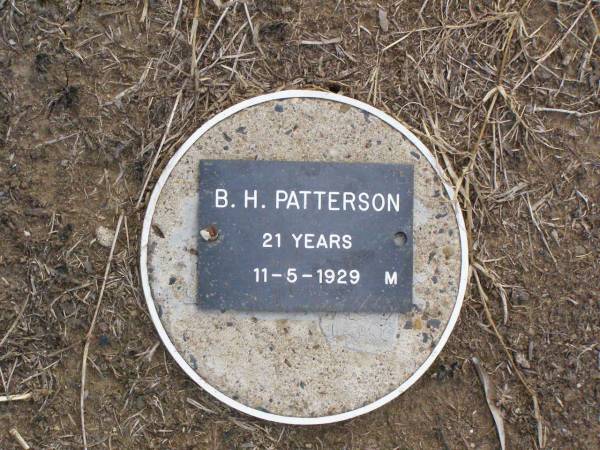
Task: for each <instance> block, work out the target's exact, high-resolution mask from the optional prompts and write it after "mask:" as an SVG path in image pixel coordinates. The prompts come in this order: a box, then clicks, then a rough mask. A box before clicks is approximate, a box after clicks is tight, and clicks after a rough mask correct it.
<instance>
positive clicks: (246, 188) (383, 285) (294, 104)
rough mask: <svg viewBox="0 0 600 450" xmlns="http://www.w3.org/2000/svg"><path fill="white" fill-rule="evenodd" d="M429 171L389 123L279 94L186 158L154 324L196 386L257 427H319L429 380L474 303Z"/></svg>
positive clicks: (364, 109) (362, 108) (444, 187)
mask: <svg viewBox="0 0 600 450" xmlns="http://www.w3.org/2000/svg"><path fill="white" fill-rule="evenodd" d="M452 199H454V193H453V191H452V188H451V187H450V185H449V184H448V182H447V181H446V178H445V175H444V174H443V172H442V170H441V168H440V167H439V165H438V164H437V162H436V160H435V158H434V157H433V156H432V154H431V153H430V152H429V151H428V150H427V148H426V147H425V146H424V145H423V144H422V143H421V142H420V141H419V140H418V139H417V138H416V137H415V136H414V135H413V134H412V133H411V132H409V131H408V130H407V129H406V128H405V127H404V126H403V125H401V124H400V123H398V122H397V121H396V120H395V119H393V118H391V117H390V116H388V115H387V114H385V113H384V112H382V111H380V110H378V109H375V108H373V107H372V106H369V105H367V104H364V103H362V102H359V101H357V100H353V99H350V98H347V97H343V96H340V95H334V94H330V93H323V92H315V91H283V92H278V93H274V94H269V95H263V96H260V97H255V98H253V99H250V100H247V101H244V102H242V103H239V104H237V105H235V106H233V107H231V108H229V109H227V110H225V111H223V112H222V113H220V114H218V115H216V116H215V117H214V118H212V119H211V120H209V121H208V122H206V123H205V124H204V125H203V126H202V127H201V128H199V129H198V130H197V131H196V132H195V133H194V134H193V135H192V136H191V137H190V138H189V139H188V140H187V141H186V142H185V144H183V146H182V147H181V148H180V149H179V151H178V152H177V153H176V154H175V156H173V158H172V159H171V160H170V161H169V163H168V165H167V167H166V168H165V170H164V171H163V173H162V174H161V176H160V178H159V180H158V182H157V184H156V187H155V188H154V191H153V192H152V196H151V198H150V201H149V204H148V209H147V212H146V216H145V219H144V225H143V231H142V240H141V258H140V260H141V262H140V265H141V276H142V284H143V288H144V295H145V297H146V301H147V303H148V308H149V310H150V315H151V317H152V321H153V322H154V325H155V326H156V328H157V330H158V333H159V335H160V337H161V339H162V341H163V343H164V345H165V346H166V347H167V349H168V350H169V352H170V353H171V355H172V356H173V358H175V360H176V361H177V363H178V364H179V365H180V366H181V368H182V369H183V370H184V371H185V372H186V373H187V374H188V375H189V376H190V377H191V378H192V379H193V380H194V381H195V382H196V383H197V384H199V385H200V386H201V387H203V388H204V389H205V390H206V391H208V392H209V393H210V394H212V395H213V396H215V397H217V398H218V399H219V400H221V401H223V402H224V403H226V404H227V405H229V406H231V407H234V408H236V409H238V410H240V411H242V412H245V413H247V414H250V415H253V416H256V417H259V418H263V419H267V420H272V421H276V422H282V423H291V424H323V423H330V422H336V421H340V420H346V419H349V418H352V417H355V416H358V415H360V414H364V413H366V412H369V411H372V410H373V409H375V408H377V407H379V406H382V405H383V404H385V403H387V402H389V401H390V400H392V399H394V398H395V397H397V396H398V395H400V394H401V393H402V392H404V391H405V390H406V389H408V388H409V387H410V386H411V385H412V384H413V383H414V382H415V381H416V380H418V379H419V377H421V376H422V375H423V373H424V372H425V371H426V370H427V368H428V367H429V366H430V365H431V364H432V363H433V361H434V360H435V358H436V357H437V355H438V354H439V353H440V351H441V349H442V347H443V346H444V344H445V343H446V341H447V339H448V336H449V335H450V333H451V331H452V328H453V327H454V324H455V323H456V320H457V318H458V315H459V312H460V307H461V304H462V300H463V297H464V293H465V287H466V280H467V268H468V255H467V239H466V232H465V227H464V223H463V218H462V215H461V211H460V209H459V207H458V205H457V203H456V201H453V200H452Z"/></svg>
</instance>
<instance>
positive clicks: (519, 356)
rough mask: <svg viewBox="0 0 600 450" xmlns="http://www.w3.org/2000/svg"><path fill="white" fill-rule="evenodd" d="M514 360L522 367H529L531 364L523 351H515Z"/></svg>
mask: <svg viewBox="0 0 600 450" xmlns="http://www.w3.org/2000/svg"><path fill="white" fill-rule="evenodd" d="M515 362H516V363H517V364H518V365H519V366H521V367H522V368H523V369H531V364H529V361H528V360H527V358H526V357H525V355H524V354H523V353H518V352H517V353H515Z"/></svg>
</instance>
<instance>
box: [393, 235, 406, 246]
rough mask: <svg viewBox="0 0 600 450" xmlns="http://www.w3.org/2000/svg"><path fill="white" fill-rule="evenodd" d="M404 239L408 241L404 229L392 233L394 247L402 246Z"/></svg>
mask: <svg viewBox="0 0 600 450" xmlns="http://www.w3.org/2000/svg"><path fill="white" fill-rule="evenodd" d="M406 241H408V237H407V236H406V233H405V232H404V231H398V232H397V233H396V234H394V244H396V247H404V246H405V245H406Z"/></svg>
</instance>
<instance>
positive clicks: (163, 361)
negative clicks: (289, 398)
mask: <svg viewBox="0 0 600 450" xmlns="http://www.w3.org/2000/svg"><path fill="white" fill-rule="evenodd" d="M381 11H383V13H382V12H381ZM597 13H598V10H597V5H595V3H594V2H592V1H591V0H589V1H560V2H559V1H550V2H540V1H538V2H536V1H524V2H513V1H486V2H456V1H450V0H441V1H440V0H438V1H433V0H429V1H425V2H411V1H395V2H394V1H390V2H383V3H379V4H378V5H376V4H375V3H372V2H368V1H356V2H350V1H347V0H339V1H337V2H332V3H331V4H330V3H327V4H321V3H320V2H309V1H298V2H283V3H282V4H281V5H275V4H272V3H270V2H264V1H256V2H247V3H243V2H236V1H233V2H221V1H216V0H213V1H206V2H200V1H198V0H194V1H190V2H184V1H176V0H172V1H158V2H149V1H147V0H146V1H140V2H137V4H136V3H130V2H119V1H115V2H92V3H87V2H80V1H70V2H65V3H64V4H56V3H54V2H38V3H36V2H18V1H13V0H8V1H2V0H0V29H1V35H2V36H1V37H2V47H1V49H0V57H1V58H2V59H1V60H0V80H2V79H4V80H5V82H0V146H2V147H0V157H1V158H2V161H1V162H0V165H1V169H2V172H1V175H0V179H1V180H0V191H1V192H0V225H1V226H2V229H1V230H0V236H1V237H2V240H1V243H0V249H2V251H1V252H0V253H1V254H0V286H2V289H0V308H1V311H2V312H0V339H1V340H0V381H1V385H0V386H2V387H1V388H0V392H2V396H1V397H0V399H2V400H1V401H0V421H3V422H0V423H4V422H6V423H10V424H11V426H15V427H16V429H17V434H18V433H19V432H20V433H21V435H23V436H22V437H21V438H22V439H24V440H25V441H26V442H29V445H32V444H31V443H32V442H34V443H35V446H34V448H72V447H77V446H81V445H82V444H84V445H86V441H87V446H88V447H89V448H92V447H103V448H133V447H136V446H137V447H139V446H142V447H150V446H151V445H155V446H162V447H165V446H166V447H170V448H175V447H182V448H183V447H185V446H186V445H187V446H189V448H196V447H193V446H195V445H198V446H200V447H202V448H228V447H236V448H299V447H301V446H304V445H305V444H310V445H311V446H312V447H309V448H342V447H344V448H388V447H389V448H394V447H396V448H403V447H409V448H416V447H418V446H421V447H425V448H432V447H440V446H446V447H447V448H455V447H456V446H463V445H466V446H470V444H472V443H477V445H478V446H481V448H485V447H486V446H492V445H495V437H494V436H493V434H490V432H489V430H490V427H491V426H492V425H491V424H492V422H491V418H490V417H487V416H486V415H482V416H481V417H478V418H477V419H468V418H467V417H468V414H470V413H471V412H472V411H473V409H475V408H484V407H485V399H484V398H483V397H482V396H483V393H482V392H481V391H480V390H479V389H480V388H479V387H478V386H477V380H476V378H475V376H474V374H473V373H472V372H470V371H468V370H466V367H468V364H469V363H468V360H470V358H471V357H472V356H478V357H479V359H480V360H481V361H482V365H483V367H485V369H486V370H487V371H490V372H493V373H492V376H491V378H492V379H493V380H494V382H495V384H494V385H495V391H496V392H495V394H496V396H497V398H498V401H497V404H498V406H499V407H500V409H501V410H502V412H503V414H504V416H505V420H506V422H507V424H506V428H507V440H508V442H509V445H508V448H534V447H540V448H541V447H545V446H548V447H553V448H566V447H565V446H569V445H570V446H575V447H577V448H593V445H594V444H593V441H592V439H593V437H594V436H596V437H597V432H596V431H594V427H597V426H598V425H597V420H596V418H595V416H594V417H592V416H591V413H590V411H592V409H593V399H594V395H597V393H596V394H594V393H593V388H592V387H591V386H592V384H593V380H594V379H597V372H596V375H594V373H593V371H594V370H597V367H596V366H597V356H598V350H599V349H598V342H597V336H598V332H599V330H598V313H597V311H595V310H594V311H592V310H591V308H593V307H594V301H596V302H597V301H598V299H599V298H600V292H598V291H599V288H598V283H597V282H594V281H593V280H594V278H593V277H594V276H597V273H598V269H599V267H598V266H599V264H598V261H599V260H600V258H598V248H599V239H600V237H599V235H598V230H599V229H600V220H599V217H600V215H599V214H600V209H599V206H598V202H600V198H599V197H598V195H599V194H598V192H600V184H599V183H600V182H599V176H600V175H599V174H600V150H599V147H598V135H599V133H600V130H599V126H598V115H599V114H600V105H599V103H598V98H599V96H598V94H599V90H600V88H599V83H598V80H599V78H600V60H599V58H598V53H599V50H598V42H597V41H598V36H599V32H598V14H597ZM385 30H387V31H385ZM287 88H312V89H323V90H331V91H333V92H338V93H340V94H344V95H348V96H350V97H354V98H358V99H361V100H364V101H367V102H369V103H372V104H373V105H375V106H377V107H379V108H381V109H383V110H384V111H386V112H388V113H389V114H391V115H393V116H395V117H397V118H398V119H399V120H400V121H402V122H404V123H406V124H407V125H408V126H409V127H410V128H411V130H412V131H413V132H414V133H415V134H417V135H418V136H419V137H420V138H421V139H422V140H423V141H424V142H425V143H426V144H427V145H428V146H429V147H430V148H431V149H432V151H434V153H435V155H436V157H437V158H438V160H439V161H440V163H441V164H442V165H443V166H444V167H445V168H446V170H447V173H448V176H449V179H450V181H451V182H452V183H453V184H454V185H455V186H456V187H457V193H458V196H459V200H460V202H461V204H462V205H463V208H464V211H465V217H466V221H467V227H468V230H469V236H470V238H469V245H470V248H471V250H472V251H471V255H472V260H471V270H472V274H473V277H472V283H471V284H472V287H473V290H472V292H471V294H470V298H469V301H468V302H467V305H466V307H465V311H464V312H463V321H462V323H461V324H460V325H459V327H458V328H457V331H456V333H455V336H454V337H453V339H452V340H451V342H450V344H449V348H448V350H447V351H445V356H443V357H442V360H441V363H440V364H442V366H441V367H445V366H444V365H443V363H444V361H447V360H448V359H454V360H455V361H458V362H459V363H460V364H459V365H460V367H463V370H462V371H461V373H462V375H461V376H462V377H463V378H464V379H465V381H460V382H458V383H459V384H458V385H451V386H447V387H444V386H441V387H438V386H437V385H435V383H438V382H437V381H435V380H434V379H429V378H428V379H427V381H424V382H423V383H421V384H420V385H419V386H416V387H415V388H414V389H412V390H411V392H409V393H407V394H406V395H404V396H403V398H402V399H399V400H398V401H396V402H394V403H393V404H392V405H390V406H389V407H386V408H385V409H384V411H383V412H381V413H379V414H377V413H375V414H371V415H369V416H367V417H366V418H363V419H358V420H357V421H353V422H350V423H349V424H344V425H340V426H336V427H329V428H327V427H322V428H317V429H310V430H299V429H295V428H291V427H284V426H274V425H271V424H266V423H263V422H259V421H255V420H252V419H249V418H248V417H245V416H239V415H237V414H235V413H233V412H231V411H229V410H228V409H226V408H225V407H223V406H222V405H220V404H218V403H216V402H214V401H213V400H211V399H210V398H208V397H207V396H206V395H204V394H202V393H199V392H198V390H197V389H196V388H195V387H194V386H192V385H191V383H190V382H188V381H187V380H186V379H185V378H184V377H183V376H182V375H181V374H180V373H179V372H178V370H177V369H175V367H174V366H173V364H172V363H171V362H170V360H169V358H168V357H167V356H166V355H165V354H164V352H163V351H162V349H161V347H160V346H159V345H158V342H157V337H156V336H155V335H154V333H153V332H152V330H151V329H150V322H149V320H148V318H147V316H146V310H145V306H144V304H143V300H142V298H141V296H140V292H139V284H138V276H137V268H136V264H137V236H138V231H139V224H140V218H141V214H142V213H143V207H144V205H145V201H146V198H147V194H148V191H149V190H150V188H151V187H152V183H153V182H154V180H155V179H156V177H157V175H158V173H160V171H161V169H162V167H163V166H164V164H165V163H166V162H167V161H168V159H169V157H170V156H171V155H172V154H173V153H174V152H175V150H176V149H177V148H178V146H179V145H181V143H182V142H183V141H184V140H185V139H186V138H187V137H188V136H189V135H190V134H191V132H192V131H193V130H195V129H196V128H198V127H199V125H200V124H201V123H202V122H204V121H205V120H206V119H208V118H209V117H211V116H212V115H214V114H215V113H217V112H218V111H221V110H222V109H224V108H226V107H227V106H230V105H231V104H234V103H236V102H238V101H241V100H243V99H247V98H249V97H252V96H255V95H258V94H262V93H265V92H272V91H275V90H279V89H287ZM118 217H122V218H123V219H122V222H121V219H118V220H117V218H118ZM121 223H122V225H121ZM98 224H103V225H105V226H109V227H110V228H113V229H115V228H116V231H117V233H116V235H118V236H117V238H115V239H116V240H115V248H114V253H113V251H112V250H113V249H111V252H110V255H109V252H108V249H106V248H104V247H101V246H99V245H98V243H96V242H95V240H94V230H95V228H96V226H97V225H98ZM121 228H122V230H121V233H119V231H120V229H121ZM594 274H595V275H594ZM523 292H525V293H526V294H527V297H528V298H529V300H523V298H524V294H522V293H523ZM564 299H566V300H564ZM553 302H554V303H553ZM555 302H560V304H559V305H556V304H555ZM586 308H590V309H586ZM557 316H558V317H557ZM560 316H563V317H564V322H565V323H564V324H563V323H562V322H561V321H560V320H559V318H560ZM594 335H595V336H596V338H594ZM472 342H478V343H479V345H478V346H475V347H473V345H471V343H472ZM524 346H525V347H524ZM525 353H526V354H527V358H526V359H527V360H528V362H529V363H530V367H529V368H526V367H524V365H523V364H519V362H518V361H519V358H517V357H516V355H517V354H519V355H521V354H525ZM544 354H546V356H547V357H545V355H544ZM536 355H537V356H536ZM444 358H445V359H444ZM82 361H83V364H81V362H82ZM532 366H533V367H532ZM82 370H83V373H82ZM440 370H441V369H440ZM86 371H87V377H86ZM438 373H440V372H439V370H438V369H434V374H438ZM553 374H554V375H553ZM436 376H437V375H436ZM548 377H550V378H548ZM594 377H596V378H594ZM573 380H574V381H573ZM460 383H463V384H460ZM580 385H581V386H580ZM573 386H580V387H573ZM446 389H448V390H449V391H446ZM475 389H476V391H475ZM574 389H575V392H576V393H575V394H573V390H574ZM455 390H456V391H457V392H458V393H459V395H458V398H457V397H452V393H451V392H450V391H455ZM428 392H429V393H430V395H431V393H432V392H433V393H437V395H440V396H445V395H447V396H448V398H449V399H452V398H453V400H452V401H450V400H448V401H447V402H442V401H437V400H435V399H434V398H433V397H435V396H433V397H432V398H431V400H430V401H429V403H424V404H421V411H422V412H420V413H415V414H416V417H418V418H419V420H417V423H416V424H414V423H411V420H412V419H411V418H408V417H405V415H404V414H402V411H404V410H405V409H404V408H405V407H406V406H407V404H410V402H411V401H416V400H415V399H416V398H420V396H426V395H427V393H428ZM590 399H591V400H592V406H590ZM78 400H79V401H78ZM596 401H597V398H596ZM474 402H475V403H474ZM477 402H479V403H477ZM5 405H10V406H8V408H9V409H6V410H2V409H1V408H4V407H5ZM482 405H483V406H482ZM565 405H566V406H565ZM84 406H85V409H84ZM3 411H7V412H6V413H4V412H3ZM440 411H441V414H440ZM80 414H81V418H79V415H80ZM434 414H440V415H439V416H438V417H434ZM415 420H416V419H415ZM84 423H85V425H84ZM465 427H466V428H468V427H471V429H473V430H475V431H474V435H470V434H469V433H468V432H466V431H465V430H466V428H465ZM8 428H9V427H6V429H7V430H8ZM431 429H436V430H438V432H436V433H435V434H432V433H431ZM82 430H83V433H82ZM564 430H566V431H564ZM0 433H3V432H0ZM4 434H5V435H2V436H0V443H2V445H0V447H2V448H5V447H6V446H8V447H10V446H12V445H17V440H15V439H16V438H14V439H13V437H14V433H13V434H8V433H4ZM21 435H19V436H21ZM86 435H87V439H86ZM11 436H12V437H11ZM440 436H441V437H440ZM5 442H9V443H10V444H5ZM20 445H22V444H20Z"/></svg>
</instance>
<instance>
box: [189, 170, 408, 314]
mask: <svg viewBox="0 0 600 450" xmlns="http://www.w3.org/2000/svg"><path fill="white" fill-rule="evenodd" d="M199 201H200V212H199V214H200V217H199V223H200V227H201V229H200V230H199V233H198V241H199V244H198V273H199V278H198V284H199V292H198V303H199V305H200V307H201V308H203V309H217V310H239V311H257V312H258V311H272V312H354V313H357V312H370V313H392V312H407V311H409V310H410V309H411V307H412V284H413V276H412V273H413V167H412V166H411V165H400V164H362V163H361V164H358V163H320V162H282V161H247V160H227V161H223V160H204V161H201V162H200V199H199Z"/></svg>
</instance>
